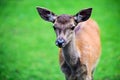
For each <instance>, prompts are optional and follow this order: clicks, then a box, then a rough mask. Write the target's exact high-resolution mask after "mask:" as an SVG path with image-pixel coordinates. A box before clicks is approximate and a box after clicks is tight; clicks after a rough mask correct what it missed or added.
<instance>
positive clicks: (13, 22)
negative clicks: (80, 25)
mask: <svg viewBox="0 0 120 80" xmlns="http://www.w3.org/2000/svg"><path fill="white" fill-rule="evenodd" d="M119 3H120V1H119V0H116V1H115V0H109V1H106V0H100V1H97V0H91V1H88V0H84V1H82V0H70V1H67V0H66V1H64V0H60V1H57V0H56V1H55V0H35V1H29V0H20V1H18V0H9V1H8V0H4V1H0V10H1V11H0V80H64V75H63V74H62V72H61V71H60V68H59V64H58V49H57V47H56V46H55V44H54V41H55V33H54V31H53V29H52V24H51V23H47V22H45V21H43V20H42V19H41V18H40V17H39V15H38V13H37V11H36V6H42V7H46V8H48V9H50V10H51V11H53V12H55V13H56V14H63V13H66V14H71V15H74V14H76V12H78V11H79V10H81V9H83V8H88V7H92V8H93V13H92V18H93V19H95V20H96V21H97V22H98V24H99V26H100V29H101V41H102V55H101V59H100V62H99V64H98V66H97V69H96V71H95V74H94V77H95V80H120V69H119V68H120V32H119V30H120V23H119V19H120V7H119Z"/></svg>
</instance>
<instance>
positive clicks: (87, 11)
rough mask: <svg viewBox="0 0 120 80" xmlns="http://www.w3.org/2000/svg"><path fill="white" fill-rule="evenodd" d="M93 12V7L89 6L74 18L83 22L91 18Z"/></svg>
mask: <svg viewBox="0 0 120 80" xmlns="http://www.w3.org/2000/svg"><path fill="white" fill-rule="evenodd" d="M91 12H92V8H88V9H84V10H81V11H80V12H78V13H77V14H76V15H75V16H74V20H75V21H76V22H77V23H79V22H83V21H86V20H88V19H89V17H90V16H91Z"/></svg>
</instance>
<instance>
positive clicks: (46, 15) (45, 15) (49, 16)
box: [37, 7, 57, 22]
mask: <svg viewBox="0 0 120 80" xmlns="http://www.w3.org/2000/svg"><path fill="white" fill-rule="evenodd" d="M37 11H38V13H39V15H40V16H41V18H42V19H44V20H46V21H49V22H54V21H55V19H56V17H57V16H56V15H55V14H54V13H53V12H51V11H49V10H47V9H45V8H41V7H37Z"/></svg>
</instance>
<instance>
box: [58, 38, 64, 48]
mask: <svg viewBox="0 0 120 80" xmlns="http://www.w3.org/2000/svg"><path fill="white" fill-rule="evenodd" d="M63 43H65V40H64V39H61V38H59V39H57V40H56V45H57V46H60V47H61V46H63Z"/></svg>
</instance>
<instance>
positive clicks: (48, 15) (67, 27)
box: [37, 7, 92, 48]
mask: <svg viewBox="0 0 120 80" xmlns="http://www.w3.org/2000/svg"><path fill="white" fill-rule="evenodd" d="M37 11H38V13H39V15H40V16H41V18H42V19H44V20H46V21H49V22H52V23H53V29H54V31H55V33H56V36H57V39H56V45H57V46H58V47H60V48H61V47H65V46H66V45H67V44H68V43H69V42H70V41H71V40H72V39H73V35H74V33H75V27H76V26H77V24H78V23H79V22H83V21H86V20H88V19H89V17H90V15H91V12H92V8H88V9H84V10H81V11H80V12H78V13H77V14H76V15H73V16H71V15H66V14H63V15H59V16H57V15H56V14H54V13H53V12H51V11H49V10H47V9H45V8H41V7H37Z"/></svg>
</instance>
